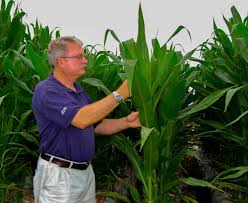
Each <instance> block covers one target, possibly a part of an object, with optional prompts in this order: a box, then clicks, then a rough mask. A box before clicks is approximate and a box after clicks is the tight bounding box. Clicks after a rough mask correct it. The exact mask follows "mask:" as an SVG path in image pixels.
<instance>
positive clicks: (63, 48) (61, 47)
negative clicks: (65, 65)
mask: <svg viewBox="0 0 248 203" xmlns="http://www.w3.org/2000/svg"><path fill="white" fill-rule="evenodd" d="M72 43H75V44H77V45H79V46H83V43H82V41H81V40H79V39H78V38H76V37H74V36H64V37H59V38H57V39H55V40H52V41H51V42H50V43H49V45H48V51H47V58H48V63H49V65H50V66H52V67H55V65H56V59H57V57H59V56H63V55H65V54H66V52H67V50H68V45H69V44H72Z"/></svg>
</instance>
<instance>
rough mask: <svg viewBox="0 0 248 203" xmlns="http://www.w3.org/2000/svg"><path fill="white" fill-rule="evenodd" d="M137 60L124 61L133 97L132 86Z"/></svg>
mask: <svg viewBox="0 0 248 203" xmlns="http://www.w3.org/2000/svg"><path fill="white" fill-rule="evenodd" d="M136 63H137V61H136V60H128V59H125V60H124V67H125V73H126V77H127V80H128V87H129V89H130V94H131V95H132V86H133V73H134V68H135V65H136Z"/></svg>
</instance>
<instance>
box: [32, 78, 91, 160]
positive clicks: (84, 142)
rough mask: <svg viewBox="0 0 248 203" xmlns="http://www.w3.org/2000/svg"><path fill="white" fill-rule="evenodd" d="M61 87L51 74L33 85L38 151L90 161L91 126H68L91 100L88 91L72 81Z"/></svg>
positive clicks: (70, 158)
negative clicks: (71, 87)
mask: <svg viewBox="0 0 248 203" xmlns="http://www.w3.org/2000/svg"><path fill="white" fill-rule="evenodd" d="M74 87H75V88H76V90H77V92H74V91H72V90H70V89H69V88H67V87H65V86H64V85H63V84H62V83H60V82H59V81H58V80H56V79H55V78H54V77H53V75H52V74H50V75H49V76H48V78H47V79H46V80H44V81H42V82H40V83H38V84H37V85H36V87H35V90H34V94H33V99H32V105H33V112H34V115H35V118H36V121H37V125H38V130H39V134H40V151H41V153H48V154H51V155H54V156H58V157H61V158H64V159H68V160H71V161H76V162H84V161H90V160H92V158H93V156H94V152H95V140H94V127H93V126H89V127H88V128H85V129H80V128H76V127H74V126H72V125H71V121H72V120H73V118H74V116H75V115H76V113H77V112H78V111H79V109H80V108H81V107H83V106H84V105H87V104H89V103H91V100H90V98H89V96H88V94H87V93H86V92H85V91H84V90H83V89H82V88H81V87H80V86H79V85H78V84H76V83H75V84H74Z"/></svg>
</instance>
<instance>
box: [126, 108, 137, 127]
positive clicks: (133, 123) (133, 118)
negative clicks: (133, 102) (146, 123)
mask: <svg viewBox="0 0 248 203" xmlns="http://www.w3.org/2000/svg"><path fill="white" fill-rule="evenodd" d="M125 118H126V122H127V125H128V127H129V128H139V127H141V124H140V120H139V112H132V113H131V114H129V115H128V116H127V117H125Z"/></svg>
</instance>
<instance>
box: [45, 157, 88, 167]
mask: <svg viewBox="0 0 248 203" xmlns="http://www.w3.org/2000/svg"><path fill="white" fill-rule="evenodd" d="M41 158H42V159H45V160H46V161H49V162H51V163H54V164H57V165H59V166H60V167H63V168H74V169H79V170H85V169H87V167H88V166H89V165H90V162H85V163H74V162H71V161H66V160H62V159H59V158H57V157H53V156H50V155H48V154H44V153H42V154H41Z"/></svg>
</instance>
